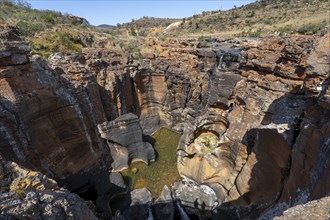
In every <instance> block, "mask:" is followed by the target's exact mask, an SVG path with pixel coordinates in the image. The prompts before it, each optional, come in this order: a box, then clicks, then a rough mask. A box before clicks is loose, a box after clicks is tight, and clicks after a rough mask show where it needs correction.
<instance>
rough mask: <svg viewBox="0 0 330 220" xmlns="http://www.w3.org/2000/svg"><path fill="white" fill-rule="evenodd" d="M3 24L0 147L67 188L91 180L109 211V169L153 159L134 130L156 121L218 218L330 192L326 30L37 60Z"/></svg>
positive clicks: (87, 185)
mask: <svg viewBox="0 0 330 220" xmlns="http://www.w3.org/2000/svg"><path fill="white" fill-rule="evenodd" d="M0 27H1V28H0V37H1V47H0V48H1V51H0V88H1V90H0V136H1V138H0V153H1V155H2V156H3V157H4V158H5V159H6V160H11V161H15V162H17V163H18V164H20V165H24V166H26V167H28V168H30V169H33V170H38V171H40V172H43V173H45V174H47V175H49V176H50V177H51V178H54V179H55V180H57V181H58V182H59V183H60V184H61V185H62V186H65V187H67V188H68V189H69V190H72V191H75V192H78V193H80V192H84V191H88V190H89V189H91V187H92V186H93V187H94V188H95V189H96V191H97V201H96V205H97V207H98V208H99V209H100V210H101V212H102V213H103V215H102V216H103V217H105V218H106V217H109V216H110V215H111V213H110V210H109V208H108V204H107V203H108V201H109V199H110V198H114V197H115V196H116V195H117V194H120V193H121V192H123V190H117V188H116V187H117V185H116V184H117V183H120V181H119V182H118V181H112V180H116V179H117V178H118V175H117V176H116V175H114V176H113V177H111V175H110V173H109V172H108V170H109V169H110V170H113V171H120V170H122V169H125V168H126V166H127V163H129V162H130V161H134V160H135V159H137V160H141V161H144V162H146V163H148V162H150V161H152V160H154V159H155V156H154V155H152V153H151V149H152V146H151V145H148V144H147V143H143V141H142V134H143V133H144V134H147V135H150V134H152V133H153V132H154V131H156V130H157V128H159V127H160V126H166V127H169V128H173V129H174V130H176V131H180V132H182V137H181V140H180V143H179V146H178V152H177V156H178V162H177V163H178V171H179V173H180V174H181V175H182V176H185V177H188V178H190V179H192V180H193V181H194V182H195V185H196V187H201V186H203V185H206V186H207V187H210V189H212V191H213V192H214V195H216V200H217V205H212V208H209V209H208V210H210V212H212V213H211V214H212V215H213V217H215V218H217V217H219V216H229V217H230V218H234V219H235V218H236V219H242V218H246V217H247V216H249V217H251V218H257V217H259V216H260V215H262V213H264V212H265V211H267V210H270V209H271V208H273V207H274V206H275V205H276V204H279V203H286V204H289V205H293V204H295V202H294V201H295V199H296V198H298V197H300V196H301V195H304V197H303V198H304V200H305V202H306V201H309V200H312V199H318V198H321V197H324V196H325V195H326V194H327V193H328V192H329V191H330V185H329V184H330V180H329V176H330V174H329V172H330V171H329V168H328V167H329V158H330V155H329V152H330V150H329V149H330V145H329V143H330V141H329V137H330V129H329V128H330V126H329V123H330V120H329V118H330V112H329V109H330V92H329V69H330V67H329V51H330V48H329V47H330V45H329V40H330V34H329V32H328V30H327V29H325V30H324V31H322V33H321V34H319V35H307V36H292V37H285V38H282V37H271V38H264V39H251V38H250V39H249V38H245V39H236V40H235V41H232V42H231V43H229V42H222V41H220V40H219V41H215V42H214V43H212V45H211V46H210V47H209V48H199V47H198V41H196V40H187V39H168V40H166V41H164V42H160V41H156V40H149V41H148V42H147V40H146V42H144V43H146V44H147V45H148V47H149V49H150V51H151V52H148V53H146V55H145V57H144V58H143V59H141V60H137V59H134V58H133V57H132V56H131V55H130V54H129V53H127V52H125V51H122V50H121V49H120V48H118V47H112V48H111V47H110V48H84V49H83V50H82V53H81V54H79V55H68V54H62V53H57V54H53V55H51V56H50V57H49V59H48V60H44V59H42V58H40V57H38V56H33V57H31V59H30V58H29V57H28V56H27V53H28V51H29V50H28V47H27V45H26V43H25V42H23V41H20V39H19V37H18V36H17V31H16V30H15V28H13V27H10V26H4V25H1V26H0ZM222 44H223V45H224V46H221V45H222ZM219 45H220V46H219ZM30 60H31V61H30ZM133 114H134V115H133ZM98 125H99V126H98ZM102 137H103V138H102ZM140 149H143V150H142V151H140ZM113 182H115V183H116V184H114V183H113ZM119 185H121V184H119ZM119 188H120V187H119ZM212 195H213V194H212ZM173 199H174V200H176V199H178V198H176V197H174V198H173ZM181 199H182V201H181V202H182V203H184V202H185V200H186V202H187V203H186V207H185V206H182V207H183V209H186V211H187V214H188V215H197V216H199V217H200V218H202V217H205V216H207V215H204V214H203V215H202V214H201V213H200V210H201V206H200V205H197V206H196V207H195V206H194V205H190V206H189V205H187V204H188V202H189V201H191V200H193V201H195V199H196V198H192V196H189V195H187V196H186V197H184V198H183V197H182V198H181ZM212 201H215V200H213V197H212V199H210V200H207V201H205V204H208V203H207V202H212ZM175 204H177V203H175ZM214 204H215V203H214ZM188 206H189V207H188ZM187 207H188V208H187ZM210 207H211V206H210ZM150 209H152V208H150ZM202 209H203V208H202ZM178 210H180V211H178V212H180V213H181V212H182V213H184V212H183V211H182V210H181V209H178ZM147 213H149V211H148V212H147ZM181 216H183V214H182V215H181Z"/></svg>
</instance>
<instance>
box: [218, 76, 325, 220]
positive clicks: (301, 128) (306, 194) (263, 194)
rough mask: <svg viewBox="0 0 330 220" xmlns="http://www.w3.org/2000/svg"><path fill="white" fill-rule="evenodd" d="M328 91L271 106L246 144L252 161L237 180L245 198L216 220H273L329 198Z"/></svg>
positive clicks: (290, 96) (287, 97)
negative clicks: (294, 209)
mask: <svg viewBox="0 0 330 220" xmlns="http://www.w3.org/2000/svg"><path fill="white" fill-rule="evenodd" d="M325 82H328V81H327V80H325ZM328 86H329V83H327V84H326V85H325V87H324V88H323V91H321V92H320V93H319V94H318V95H315V94H314V95H313V96H310V97H308V94H310V93H311V92H312V91H308V90H307V89H303V90H298V91H297V90H296V91H295V93H288V94H286V95H284V96H282V97H280V98H279V99H277V100H275V101H274V102H273V103H272V104H271V105H270V107H269V109H268V111H267V112H266V115H265V117H264V118H263V120H262V123H261V126H260V127H259V128H253V129H251V130H249V131H248V132H247V133H246V134H245V136H244V138H243V143H244V144H245V145H246V146H247V151H248V154H249V155H248V159H247V162H246V164H245V165H244V166H243V168H242V170H241V171H240V173H239V175H238V177H237V179H236V186H237V185H239V186H241V187H240V188H239V189H238V191H239V193H240V194H241V196H240V197H239V198H238V199H237V200H235V201H230V202H226V203H223V204H222V205H221V206H220V207H219V208H217V209H216V210H214V212H213V215H212V219H220V220H221V219H224V220H229V219H233V220H234V219H235V220H236V219H237V220H239V219H257V218H259V217H260V216H264V217H265V219H270V218H273V217H274V216H279V215H281V213H282V212H283V211H284V210H286V209H287V208H288V207H291V206H293V205H297V204H301V203H305V202H307V201H309V200H312V199H319V198H321V197H324V196H326V195H327V193H328V192H329V191H330V182H329V181H330V178H329V175H330V169H328V167H329V165H330V160H329V158H330V120H329V117H330V102H329V97H327V98H326V97H325V95H326V92H325V91H326V90H327V87H328Z"/></svg>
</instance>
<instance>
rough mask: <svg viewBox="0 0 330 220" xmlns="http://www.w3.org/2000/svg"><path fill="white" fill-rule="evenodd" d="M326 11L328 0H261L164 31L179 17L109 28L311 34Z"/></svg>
mask: <svg viewBox="0 0 330 220" xmlns="http://www.w3.org/2000/svg"><path fill="white" fill-rule="evenodd" d="M329 10H330V4H329V1H328V0H300V1H293V0H292V1H287V0H261V1H256V2H254V3H251V4H248V5H245V6H241V7H235V8H233V9H231V10H228V11H221V10H218V11H209V12H203V13H202V14H198V15H194V16H192V17H188V18H183V19H181V24H180V25H179V27H177V28H174V29H172V30H171V31H169V32H167V33H166V34H164V33H163V31H164V29H165V28H166V27H167V26H168V25H169V24H170V23H168V22H169V21H172V23H173V22H177V21H180V20H178V19H172V20H171V19H163V20H162V19H157V20H156V19H151V18H145V19H139V20H136V21H132V22H130V23H126V24H125V25H117V27H115V28H113V29H112V31H114V32H116V33H125V32H127V33H129V34H130V33H132V32H135V33H136V34H137V35H139V36H153V37H159V36H167V37H199V36H202V35H204V36H214V37H217V36H223V35H228V36H250V37H259V36H265V35H269V34H274V33H276V34H282V35H284V34H296V33H297V34H314V33H316V32H318V31H319V30H320V29H322V28H323V27H325V26H326V25H329V24H330V16H329ZM153 21H157V22H153ZM165 24H166V25H165Z"/></svg>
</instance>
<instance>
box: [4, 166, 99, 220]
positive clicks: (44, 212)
mask: <svg viewBox="0 0 330 220" xmlns="http://www.w3.org/2000/svg"><path fill="white" fill-rule="evenodd" d="M0 177H1V178H0V186H1V191H0V201H1V202H0V218H1V219H23V218H24V219H91V220H92V219H95V220H96V219H97V218H96V217H95V215H94V214H93V213H92V211H91V210H90V209H89V208H88V206H87V204H86V203H85V201H84V200H82V199H81V198H80V197H79V196H77V195H76V194H73V193H70V192H69V191H68V190H65V189H63V188H59V187H58V186H57V183H56V182H55V181H54V180H52V179H49V178H48V177H46V176H45V175H43V174H42V173H40V172H35V171H31V170H28V169H25V168H23V167H20V166H19V165H17V164H16V163H14V162H8V161H3V160H1V161H0Z"/></svg>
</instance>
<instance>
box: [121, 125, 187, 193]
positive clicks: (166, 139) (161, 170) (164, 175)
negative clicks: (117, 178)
mask: <svg viewBox="0 0 330 220" xmlns="http://www.w3.org/2000/svg"><path fill="white" fill-rule="evenodd" d="M150 139H151V140H148V141H149V142H151V143H152V142H154V143H152V144H153V146H154V148H155V153H156V161H155V162H153V163H150V164H149V165H146V164H144V163H142V162H137V163H133V164H131V165H130V166H129V168H128V169H127V170H124V171H123V172H121V173H122V175H123V177H124V180H125V182H126V184H128V185H129V188H130V189H131V190H132V189H139V188H143V187H146V188H147V189H148V190H150V192H151V195H152V197H153V198H157V197H159V196H160V194H161V192H162V189H163V187H164V185H167V186H170V185H172V184H173V183H174V182H176V181H178V180H180V175H179V173H178V170H177V164H176V162H177V158H176V150H177V146H178V143H179V140H180V134H178V133H176V132H174V131H171V130H169V129H167V128H160V129H159V130H158V131H157V132H156V133H155V134H153V135H152V137H151V138H150ZM134 173H135V174H134Z"/></svg>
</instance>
